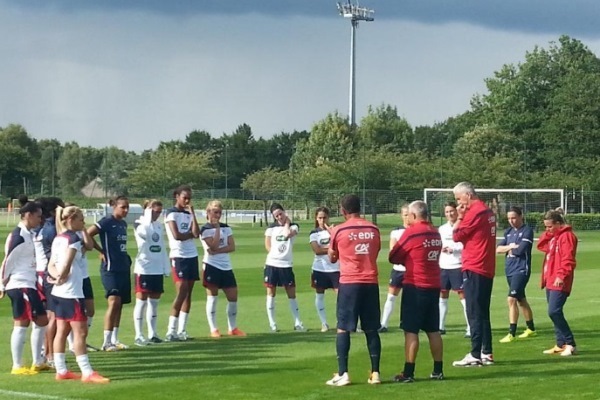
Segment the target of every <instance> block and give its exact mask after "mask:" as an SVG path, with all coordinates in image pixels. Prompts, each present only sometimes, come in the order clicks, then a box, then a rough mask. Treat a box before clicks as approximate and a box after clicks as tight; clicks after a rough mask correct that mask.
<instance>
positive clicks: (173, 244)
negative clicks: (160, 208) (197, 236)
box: [165, 207, 198, 258]
mask: <svg viewBox="0 0 600 400" xmlns="http://www.w3.org/2000/svg"><path fill="white" fill-rule="evenodd" d="M171 221H173V222H175V225H176V226H177V230H178V231H179V232H180V233H188V232H191V230H192V221H193V216H192V214H190V213H189V212H188V211H186V210H180V209H179V208H177V207H173V208H170V209H168V210H167V214H166V216H165V225H166V226H167V237H168V238H169V249H170V251H169V257H171V258H194V257H198V248H197V247H196V243H195V242H194V238H191V239H187V240H177V239H175V237H174V236H173V232H171V228H170V227H169V226H168V225H169V222H171Z"/></svg>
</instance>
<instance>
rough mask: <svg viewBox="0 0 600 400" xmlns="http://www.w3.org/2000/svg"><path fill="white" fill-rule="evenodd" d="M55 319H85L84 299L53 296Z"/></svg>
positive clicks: (79, 320)
mask: <svg viewBox="0 0 600 400" xmlns="http://www.w3.org/2000/svg"><path fill="white" fill-rule="evenodd" d="M53 301H54V310H55V311H54V313H55V314H56V319H61V320H64V321H69V322H71V321H73V322H85V321H87V314H86V312H85V299H64V298H62V297H57V296H53Z"/></svg>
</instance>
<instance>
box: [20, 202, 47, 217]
mask: <svg viewBox="0 0 600 400" xmlns="http://www.w3.org/2000/svg"><path fill="white" fill-rule="evenodd" d="M36 211H40V212H41V211H42V205H41V204H40V203H38V202H37V201H29V202H27V203H25V204H23V206H22V207H21V208H19V214H20V215H21V217H23V216H24V215H25V214H27V213H34V212H36Z"/></svg>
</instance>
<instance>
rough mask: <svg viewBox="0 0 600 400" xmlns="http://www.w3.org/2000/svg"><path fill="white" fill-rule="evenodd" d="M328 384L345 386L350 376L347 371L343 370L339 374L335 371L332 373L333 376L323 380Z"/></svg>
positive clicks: (348, 382)
mask: <svg viewBox="0 0 600 400" xmlns="http://www.w3.org/2000/svg"><path fill="white" fill-rule="evenodd" d="M325 384H327V385H329V386H347V385H349V384H350V376H348V373H347V372H344V373H343V374H342V375H341V376H340V375H339V374H338V373H337V372H336V373H335V374H333V378H331V379H330V380H328V381H327V382H325Z"/></svg>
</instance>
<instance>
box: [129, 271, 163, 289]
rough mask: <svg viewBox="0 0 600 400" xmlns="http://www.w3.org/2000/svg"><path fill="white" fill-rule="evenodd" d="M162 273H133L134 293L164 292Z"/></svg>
mask: <svg viewBox="0 0 600 400" xmlns="http://www.w3.org/2000/svg"><path fill="white" fill-rule="evenodd" d="M164 282H165V279H164V276H163V275H144V274H135V292H136V293H164V292H165V287H164Z"/></svg>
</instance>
